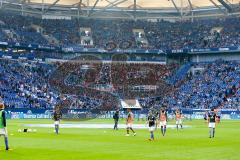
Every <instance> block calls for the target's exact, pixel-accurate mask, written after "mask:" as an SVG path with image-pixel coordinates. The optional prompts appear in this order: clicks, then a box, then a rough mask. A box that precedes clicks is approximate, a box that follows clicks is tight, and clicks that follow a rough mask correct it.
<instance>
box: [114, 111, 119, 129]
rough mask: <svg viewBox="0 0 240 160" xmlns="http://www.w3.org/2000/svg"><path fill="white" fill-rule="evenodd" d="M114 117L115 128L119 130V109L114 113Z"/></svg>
mask: <svg viewBox="0 0 240 160" xmlns="http://www.w3.org/2000/svg"><path fill="white" fill-rule="evenodd" d="M113 119H114V127H113V129H114V130H118V120H119V110H117V111H116V112H115V113H114V115H113Z"/></svg>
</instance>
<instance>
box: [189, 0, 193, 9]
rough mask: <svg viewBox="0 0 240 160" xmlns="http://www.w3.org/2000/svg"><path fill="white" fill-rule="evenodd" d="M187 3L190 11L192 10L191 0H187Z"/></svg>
mask: <svg viewBox="0 0 240 160" xmlns="http://www.w3.org/2000/svg"><path fill="white" fill-rule="evenodd" d="M188 3H189V7H190V9H191V11H192V10H193V5H192V2H191V0H188Z"/></svg>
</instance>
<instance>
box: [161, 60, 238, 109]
mask: <svg viewBox="0 0 240 160" xmlns="http://www.w3.org/2000/svg"><path fill="white" fill-rule="evenodd" d="M195 65H197V66H198V67H201V68H204V70H203V72H202V73H201V72H197V74H194V75H191V76H190V77H189V78H188V79H187V80H185V82H183V84H182V85H180V87H178V88H176V89H175V90H174V91H173V92H171V93H170V94H168V95H166V96H165V98H164V100H163V103H164V104H165V105H167V106H168V107H170V108H200V109H207V108H219V107H224V108H239V107H240V106H239V86H240V63H239V62H237V61H223V60H218V61H215V62H212V63H203V64H195Z"/></svg>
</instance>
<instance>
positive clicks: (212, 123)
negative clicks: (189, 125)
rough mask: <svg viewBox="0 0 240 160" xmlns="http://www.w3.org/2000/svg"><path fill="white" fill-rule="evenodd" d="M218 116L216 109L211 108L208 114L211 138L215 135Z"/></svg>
mask: <svg viewBox="0 0 240 160" xmlns="http://www.w3.org/2000/svg"><path fill="white" fill-rule="evenodd" d="M216 117H217V114H216V113H215V112H214V109H211V111H210V112H209V114H208V127H209V138H214V136H215V126H216Z"/></svg>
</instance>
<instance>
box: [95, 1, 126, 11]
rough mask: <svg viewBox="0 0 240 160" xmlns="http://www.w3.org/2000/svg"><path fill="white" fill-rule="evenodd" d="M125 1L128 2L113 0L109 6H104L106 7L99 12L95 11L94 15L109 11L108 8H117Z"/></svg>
mask: <svg viewBox="0 0 240 160" xmlns="http://www.w3.org/2000/svg"><path fill="white" fill-rule="evenodd" d="M126 1H128V0H121V1H119V0H115V1H113V2H112V3H111V4H108V5H106V6H105V7H104V8H102V9H101V10H100V11H96V12H95V13H99V12H103V11H106V10H107V9H110V8H112V7H115V6H117V5H119V4H121V3H124V2H126Z"/></svg>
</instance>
